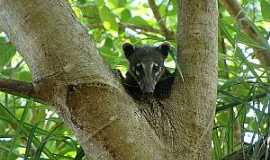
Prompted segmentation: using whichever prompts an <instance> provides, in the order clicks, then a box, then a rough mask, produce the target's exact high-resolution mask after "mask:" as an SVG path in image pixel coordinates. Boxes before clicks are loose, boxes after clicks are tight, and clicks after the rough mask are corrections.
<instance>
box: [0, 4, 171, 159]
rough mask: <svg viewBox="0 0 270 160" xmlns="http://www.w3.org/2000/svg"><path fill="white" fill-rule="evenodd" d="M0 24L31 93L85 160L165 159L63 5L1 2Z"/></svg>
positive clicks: (160, 146)
mask: <svg viewBox="0 0 270 160" xmlns="http://www.w3.org/2000/svg"><path fill="white" fill-rule="evenodd" d="M0 24H1V26H3V29H4V30H5V32H6V33H7V34H8V36H9V38H10V40H11V41H12V42H13V43H14V44H15V45H16V48H17V50H18V51H19V52H20V53H21V54H22V56H23V58H24V60H25V62H26V63H27V65H28V66H29V68H30V70H31V71H32V75H33V77H32V79H33V86H34V90H35V91H37V92H38V93H39V94H40V95H42V97H46V99H48V101H49V102H51V103H50V104H53V105H54V106H55V107H56V108H57V109H58V111H59V113H60V115H61V116H62V117H63V118H64V120H65V122H66V123H67V124H69V126H70V127H71V128H72V129H73V131H74V133H75V135H76V137H77V139H78V140H79V142H80V145H82V147H83V149H84V151H85V154H86V157H87V158H89V159H99V160H126V159H155V160H163V159H168V158H167V157H165V156H166V150H165V149H164V146H163V143H162V142H161V141H160V140H159V138H158V137H157V135H156V134H155V132H154V131H153V129H152V128H151V127H150V125H149V124H148V123H147V121H146V120H145V118H144V117H143V116H142V115H140V112H139V111H138V109H137V106H136V104H135V103H134V102H133V101H132V99H131V98H130V97H129V96H128V95H127V94H126V93H125V92H124V90H123V89H122V88H121V86H120V84H119V83H118V82H117V81H116V80H115V78H113V76H112V74H111V71H110V70H109V68H108V67H107V65H106V64H105V63H104V61H103V60H102V58H101V56H100V55H99V54H98V53H97V50H96V48H95V44H94V43H93V42H92V41H91V39H90V38H89V34H88V32H87V30H86V29H85V28H84V27H83V26H82V25H81V24H80V23H79V21H78V20H77V19H76V17H75V16H74V15H73V14H72V9H71V7H70V6H69V5H68V3H67V1H66V0H57V1H52V0H34V1H33V0H23V1H20V0H19V1H10V0H0ZM27 89H29V88H27ZM28 93H31V94H32V92H31V89H30V91H29V92H28ZM31 94H30V95H31Z"/></svg>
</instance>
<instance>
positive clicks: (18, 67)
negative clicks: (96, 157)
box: [0, 0, 270, 160]
mask: <svg viewBox="0 0 270 160" xmlns="http://www.w3.org/2000/svg"><path fill="white" fill-rule="evenodd" d="M69 2H70V4H71V6H72V8H73V10H74V12H75V14H76V15H77V16H78V18H79V20H80V21H81V22H82V23H83V25H85V26H86V27H87V29H88V31H89V34H90V35H91V38H92V39H93V40H94V41H95V42H96V45H97V47H98V50H99V53H100V55H101V56H102V57H103V58H104V59H105V60H106V61H107V63H108V64H110V65H111V67H112V68H113V69H114V68H118V69H120V70H121V71H125V70H126V69H127V61H126V60H125V58H124V56H123V53H122V51H121V50H122V49H121V48H122V47H121V46H122V44H123V43H124V42H126V41H128V42H131V43H133V44H136V45H141V44H158V43H160V42H163V41H165V40H166V38H165V37H164V35H163V34H162V33H161V31H160V29H159V25H158V21H157V20H156V19H155V18H154V16H153V14H152V11H151V9H150V8H149V6H148V4H147V2H146V1H142V0H134V1H132V0H105V1H103V0H69ZM156 3H157V5H158V7H159V12H160V14H161V17H162V18H164V20H165V23H166V26H167V28H168V29H169V30H171V31H173V33H176V25H177V24H176V0H158V1H156ZM242 7H243V8H244V11H245V12H246V14H247V15H248V16H249V18H250V19H251V21H252V22H253V23H254V25H255V26H257V28H258V30H259V32H260V33H261V35H263V36H264V37H265V38H269V31H270V3H269V1H267V0H242ZM219 14H220V18H219V39H218V42H219V53H218V54H219V66H218V73H219V82H218V98H217V112H216V117H215V126H214V128H213V157H214V159H216V160H219V159H222V157H224V156H226V155H228V154H230V153H232V152H234V151H236V150H239V149H240V148H241V147H243V146H244V145H245V144H253V143H254V142H256V141H257V140H258V139H261V138H262V137H264V136H265V135H267V134H269V132H270V130H269V126H270V116H269V114H270V91H269V90H270V84H269V82H270V78H269V77H270V76H269V74H270V73H269V67H268V68H267V67H266V66H263V65H261V64H260V63H259V62H258V61H257V60H256V59H255V58H254V53H255V52H256V50H254V49H253V48H254V47H256V48H260V47H261V48H263V47H264V46H263V45H261V44H258V43H257V42H256V41H254V39H252V38H250V37H249V36H248V35H246V34H245V33H243V32H242V31H241V30H240V26H239V25H238V24H237V23H235V21H234V20H233V18H232V17H231V16H229V14H228V12H227V11H225V9H224V8H223V6H221V5H220V6H219ZM170 43H171V44H172V45H175V43H176V42H175V40H170ZM174 53H175V51H174V52H173V53H172V56H171V57H170V58H169V60H168V62H167V65H169V66H170V67H174V65H171V64H173V62H174V61H173V58H174V57H175V55H173V54H174ZM0 77H5V78H12V79H18V80H24V81H31V72H30V71H29V69H28V68H27V66H26V64H25V62H24V60H23V58H22V57H20V56H19V54H17V53H16V49H15V47H14V46H13V45H12V44H11V42H10V41H9V39H8V38H7V36H6V35H5V34H3V33H2V34H0ZM0 157H6V159H7V160H13V159H18V158H21V159H23V158H24V159H60V160H61V159H74V158H75V159H82V157H83V151H82V149H81V148H80V146H79V145H78V143H77V141H76V139H75V137H74V135H73V134H72V132H71V131H70V130H69V129H68V128H67V127H66V126H64V125H63V122H62V120H61V119H60V118H59V116H58V115H57V113H55V111H54V110H53V109H51V108H49V107H48V106H45V105H42V104H38V103H35V102H33V101H31V100H30V99H23V98H20V97H16V96H12V95H8V94H5V93H3V92H1V93H0Z"/></svg>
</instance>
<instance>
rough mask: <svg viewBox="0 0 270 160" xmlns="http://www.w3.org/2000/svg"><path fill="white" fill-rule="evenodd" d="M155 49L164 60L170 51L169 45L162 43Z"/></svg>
mask: <svg viewBox="0 0 270 160" xmlns="http://www.w3.org/2000/svg"><path fill="white" fill-rule="evenodd" d="M157 48H158V50H159V51H160V52H161V54H162V55H163V56H164V58H167V56H168V53H169V51H170V44H169V43H166V42H165V43H162V44H161V45H160V46H158V47H157Z"/></svg>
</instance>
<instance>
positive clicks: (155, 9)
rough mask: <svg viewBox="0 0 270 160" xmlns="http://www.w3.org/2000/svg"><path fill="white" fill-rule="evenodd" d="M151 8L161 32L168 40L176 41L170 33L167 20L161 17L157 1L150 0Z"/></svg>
mask: <svg viewBox="0 0 270 160" xmlns="http://www.w3.org/2000/svg"><path fill="white" fill-rule="evenodd" d="M148 4H149V7H150V8H151V10H152V12H153V14H154V17H155V18H156V20H157V22H158V24H159V27H160V30H161V32H162V33H163V34H164V36H165V37H166V39H167V40H172V39H175V36H174V33H173V32H172V31H170V30H169V29H168V28H167V27H166V24H165V20H164V19H163V18H162V17H161V15H160V13H159V10H158V6H157V5H156V3H155V0H148Z"/></svg>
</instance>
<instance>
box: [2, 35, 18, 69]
mask: <svg viewBox="0 0 270 160" xmlns="http://www.w3.org/2000/svg"><path fill="white" fill-rule="evenodd" d="M15 53H16V49H15V47H14V46H13V45H12V44H10V43H8V42H7V41H6V40H5V38H4V37H0V57H1V58H0V70H2V68H3V67H4V66H5V65H6V64H8V63H9V62H10V61H11V59H12V57H13V56H14V55H15Z"/></svg>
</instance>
